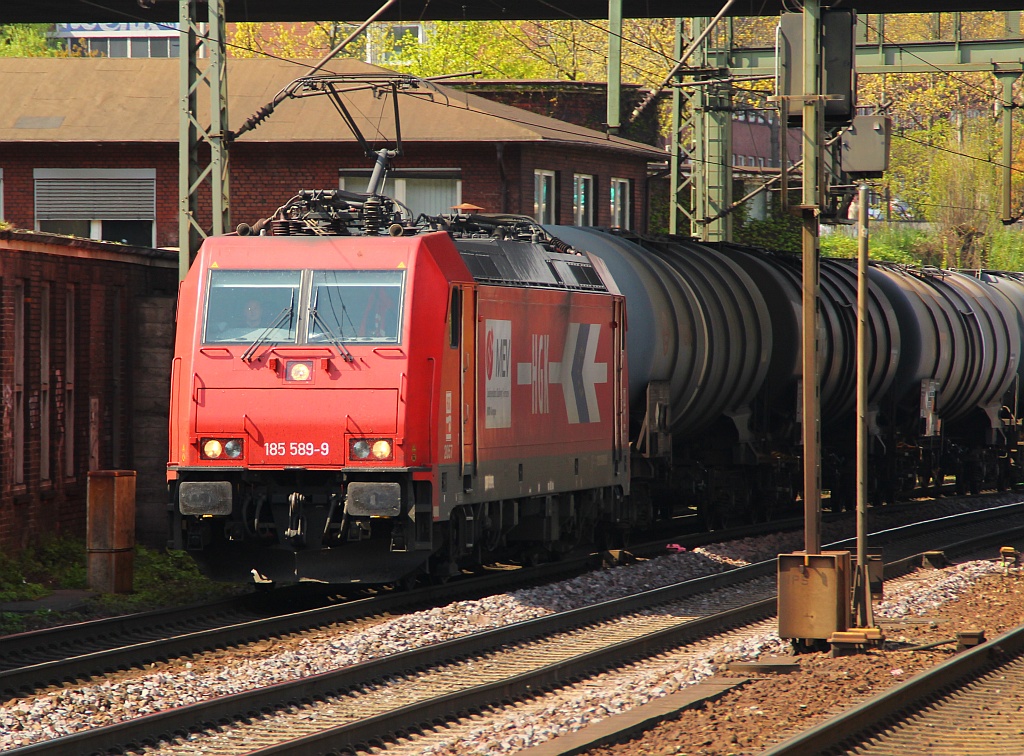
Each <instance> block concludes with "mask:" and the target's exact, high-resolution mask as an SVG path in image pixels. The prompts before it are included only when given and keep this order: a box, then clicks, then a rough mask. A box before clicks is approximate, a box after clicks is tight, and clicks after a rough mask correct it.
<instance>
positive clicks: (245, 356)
mask: <svg viewBox="0 0 1024 756" xmlns="http://www.w3.org/2000/svg"><path fill="white" fill-rule="evenodd" d="M294 312H295V292H292V301H291V302H289V303H288V306H287V307H285V308H284V309H283V310H281V312H280V313H279V314H278V316H277V317H276V318H275V319H274V322H273V323H271V324H270V325H268V326H267V327H266V328H264V329H263V331H262V332H261V333H260V335H259V336H257V337H256V340H255V341H254V342H252V344H250V345H249V348H248V349H246V350H245V352H243V353H242V361H243V362H250V361H252V357H253V355H254V354H256V350H257V349H259V347H260V344H262V343H263V342H264V341H266V340H267V336H269V335H270V332H271V331H273V330H274V329H275V328H279V327H280V326H281V325H283V324H284V322H285V321H286V320H290V319H291V317H292V313H294Z"/></svg>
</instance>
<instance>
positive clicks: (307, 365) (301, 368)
mask: <svg viewBox="0 0 1024 756" xmlns="http://www.w3.org/2000/svg"><path fill="white" fill-rule="evenodd" d="M312 377H313V363H312V362H309V361H307V360H303V361H302V362H288V363H287V364H286V365H285V380H287V381H298V382H300V383H303V382H306V381H308V380H309V379H310V378H312Z"/></svg>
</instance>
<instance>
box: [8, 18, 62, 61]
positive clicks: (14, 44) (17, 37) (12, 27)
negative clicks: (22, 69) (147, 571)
mask: <svg viewBox="0 0 1024 756" xmlns="http://www.w3.org/2000/svg"><path fill="white" fill-rule="evenodd" d="M50 28H51V26H50V25H49V24H0V57H3V58H44V57H55V56H61V55H66V54H67V53H66V52H65V51H63V50H61V49H59V48H56V47H53V46H51V45H50V44H49V43H48V40H47V38H46V32H47V31H49V30H50Z"/></svg>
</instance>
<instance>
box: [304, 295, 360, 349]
mask: <svg viewBox="0 0 1024 756" xmlns="http://www.w3.org/2000/svg"><path fill="white" fill-rule="evenodd" d="M309 314H310V315H312V316H313V322H315V323H319V324H320V327H321V328H323V329H324V333H326V334H327V338H328V340H329V341H330V342H331V343H332V344H334V346H335V347H337V348H338V351H339V352H340V353H341V357H342V359H343V360H345V362H355V361H356V358H355V357H353V356H352V352H350V351H348V347H346V346H345V343H344V342H343V341H342V340H341V339H340V338H339V337H338V336H336V335H335V333H334V331H333V330H332V329H331V327H330V325H328V323H327V321H326V320H325V319H324V316H323V315H321V314H320V313H319V312H317V311H316V307H310V308H309Z"/></svg>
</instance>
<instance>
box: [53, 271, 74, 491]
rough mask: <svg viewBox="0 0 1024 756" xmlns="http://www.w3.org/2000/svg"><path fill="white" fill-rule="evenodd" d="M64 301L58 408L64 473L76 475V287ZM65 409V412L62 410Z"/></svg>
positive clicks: (68, 292) (71, 288) (68, 291)
mask: <svg viewBox="0 0 1024 756" xmlns="http://www.w3.org/2000/svg"><path fill="white" fill-rule="evenodd" d="M66 296H67V300H66V301H65V303H64V396H63V400H64V403H63V407H59V408H58V410H57V416H58V422H60V419H61V418H63V421H64V428H63V431H64V433H63V436H64V475H65V476H66V477H68V478H73V477H75V287H74V286H68V289H67V295H66ZM61 410H63V412H61Z"/></svg>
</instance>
